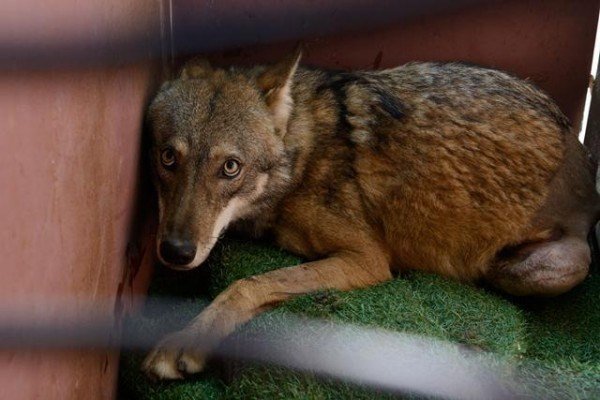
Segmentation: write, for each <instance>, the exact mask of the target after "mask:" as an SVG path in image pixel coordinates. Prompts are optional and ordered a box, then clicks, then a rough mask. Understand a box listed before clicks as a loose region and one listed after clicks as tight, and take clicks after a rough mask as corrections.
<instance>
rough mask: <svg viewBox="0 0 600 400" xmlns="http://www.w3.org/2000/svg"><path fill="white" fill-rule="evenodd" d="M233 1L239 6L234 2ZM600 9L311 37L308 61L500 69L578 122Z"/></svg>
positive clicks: (536, 0)
mask: <svg viewBox="0 0 600 400" xmlns="http://www.w3.org/2000/svg"><path fill="white" fill-rule="evenodd" d="M298 2H303V1H300V0H298ZM177 3H182V5H180V6H179V7H178V9H180V10H185V11H186V12H187V13H188V15H187V16H186V18H187V19H191V18H192V17H191V16H190V15H189V14H190V13H193V12H194V11H195V12H200V11H201V9H202V8H201V7H194V6H193V5H192V4H191V2H190V1H189V0H179V1H177ZM228 3H231V4H230V6H234V3H236V2H235V1H230V2H228ZM318 4H319V3H314V6H315V7H318ZM184 5H186V6H185V7H184ZM598 6H599V5H598V2H597V1H594V0H580V1H572V0H544V1H540V0H510V1H502V2H492V3H490V2H484V4H481V5H473V6H469V7H465V8H462V9H458V10H453V11H451V12H445V13H439V14H435V15H422V16H419V17H416V18H413V19H410V20H402V21H400V22H398V23H396V24H392V25H389V26H385V27H380V28H374V29H371V30H369V31H362V32H353V33H345V34H340V35H334V36H328V37H318V38H313V39H307V40H305V44H306V46H305V47H306V53H305V58H304V62H306V63H311V64H315V65H322V66H328V67H334V68H344V69H347V68H388V67H393V66H396V65H400V64H403V63H406V62H409V61H417V60H418V61H457V60H460V61H468V62H473V63H477V64H482V65H486V66H491V67H496V68H499V69H503V70H506V71H509V72H512V73H514V74H516V75H518V76H520V77H523V78H530V79H531V80H532V81H534V82H535V83H536V84H538V85H539V86H540V87H542V88H543V89H545V90H546V91H547V92H548V93H549V94H550V95H551V96H552V97H553V98H555V99H556V101H557V102H558V104H559V106H560V107H561V108H562V110H563V111H564V112H565V113H566V114H567V116H568V117H569V118H571V120H572V121H573V122H574V125H578V124H579V123H580V119H581V113H582V110H583V104H584V101H585V90H586V88H587V85H588V77H589V72H590V66H591V59H592V51H593V47H594V37H595V32H596V23H597V20H598ZM176 17H179V18H183V16H181V15H180V16H178V15H177V14H176ZM249 18H250V17H249ZM177 21H178V19H177V18H176V19H175V25H177ZM294 43H295V41H293V42H286V43H280V44H273V45H260V46H255V47H252V48H244V49H241V50H228V51H224V52H219V53H215V54H213V55H211V56H210V58H211V59H213V60H215V61H216V62H219V63H223V64H229V63H242V64H250V63H255V62H271V61H274V60H276V59H278V58H279V57H281V56H282V55H283V54H284V53H285V52H287V51H291V49H292V48H293V47H294Z"/></svg>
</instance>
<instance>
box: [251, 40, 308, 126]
mask: <svg viewBox="0 0 600 400" xmlns="http://www.w3.org/2000/svg"><path fill="white" fill-rule="evenodd" d="M301 57H302V49H301V47H300V46H298V47H297V48H296V50H295V51H294V53H292V54H290V55H289V56H287V57H286V58H284V59H283V60H282V61H280V62H279V63H277V64H275V65H273V66H271V67H268V68H267V70H266V71H264V72H263V73H262V74H261V75H260V76H259V77H258V79H257V83H258V87H259V88H260V89H261V90H262V91H263V93H264V94H265V100H266V102H267V106H268V107H269V109H270V110H271V112H272V114H273V119H274V120H275V128H276V129H277V130H278V131H279V132H280V133H281V134H282V135H284V134H285V129H286V126H287V122H288V119H289V117H290V114H291V112H292V107H293V106H294V100H293V99H292V85H293V83H294V74H295V73H296V69H297V68H298V63H299V62H300V58H301Z"/></svg>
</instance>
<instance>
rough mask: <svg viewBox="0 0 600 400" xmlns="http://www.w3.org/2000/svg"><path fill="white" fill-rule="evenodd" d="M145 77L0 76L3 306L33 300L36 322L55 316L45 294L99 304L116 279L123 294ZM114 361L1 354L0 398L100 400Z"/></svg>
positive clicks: (137, 69) (144, 69) (125, 71)
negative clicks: (98, 399) (0, 112)
mask: <svg viewBox="0 0 600 400" xmlns="http://www.w3.org/2000/svg"><path fill="white" fill-rule="evenodd" d="M156 72H157V70H156V68H153V67H152V65H151V64H148V65H137V66H129V67H123V68H115V69H112V70H108V69H105V70H90V71H53V72H52V71H50V72H36V73H28V72H14V73H5V74H3V75H2V76H0V88H1V90H0V108H1V109H2V110H3V116H4V117H3V118H2V119H0V132H2V136H1V145H2V149H3V152H4V155H3V157H1V158H0V187H1V188H2V196H0V218H1V220H2V230H1V231H0V253H1V254H2V261H3V262H2V265H1V266H0V273H1V274H2V279H1V280H0V301H1V302H2V304H3V307H11V306H14V307H20V306H22V301H27V299H32V300H34V301H37V302H36V304H37V305H36V307H35V308H32V309H31V313H30V314H29V315H27V317H28V318H31V319H32V320H33V321H35V319H36V317H41V316H44V317H46V316H48V315H52V313H56V314H57V315H58V316H60V315H61V313H60V310H53V309H51V302H45V301H44V299H60V298H62V297H63V296H66V297H67V298H72V299H73V300H76V301H77V300H78V301H81V303H82V304H81V305H88V302H91V301H94V300H100V301H102V302H106V301H107V300H109V299H115V298H116V295H117V292H118V290H119V286H120V283H121V280H126V281H125V282H124V285H125V286H126V288H125V289H126V290H127V291H128V292H130V291H131V287H132V285H133V276H132V273H133V272H128V271H129V266H128V262H127V261H128V259H127V254H126V250H127V244H128V243H129V242H130V241H131V240H137V239H138V238H132V237H130V229H131V228H130V227H131V223H132V220H133V219H134V215H135V214H134V213H135V210H136V200H137V199H136V197H137V188H138V184H137V182H138V165H139V157H140V152H139V150H140V133H141V122H142V111H143V107H144V104H145V102H146V98H147V94H148V88H149V85H150V83H151V82H153V80H154V76H156ZM146 240H147V243H152V241H151V240H149V239H148V238H146ZM137 246H140V245H137ZM144 246H145V245H142V246H141V248H142V249H143V250H144V249H145V250H146V251H147V252H148V253H150V254H152V250H151V249H150V248H149V247H148V246H146V247H144ZM150 247H151V246H150ZM142 258H143V254H142V256H141V257H140V256H138V257H137V259H136V258H133V260H137V261H134V262H137V263H141V259H142ZM130 259H131V257H130ZM146 263H148V261H147V260H146ZM142 289H143V287H142ZM138 290H139V289H138ZM121 291H124V290H123V289H122V290H121ZM126 294H127V293H126ZM109 305H110V306H111V307H112V304H110V303H109ZM109 311H110V312H112V311H113V310H112V309H111V310H109ZM115 361H116V358H115V355H114V354H108V353H103V352H98V353H91V352H89V353H88V352H76V351H72V352H65V353H58V352H55V353H46V352H44V353H39V352H38V353H27V354H24V353H15V354H6V353H5V354H2V355H1V356H0V398H3V399H30V398H44V399H82V398H86V399H91V398H111V397H112V395H113V391H114V379H115V369H116V362H115Z"/></svg>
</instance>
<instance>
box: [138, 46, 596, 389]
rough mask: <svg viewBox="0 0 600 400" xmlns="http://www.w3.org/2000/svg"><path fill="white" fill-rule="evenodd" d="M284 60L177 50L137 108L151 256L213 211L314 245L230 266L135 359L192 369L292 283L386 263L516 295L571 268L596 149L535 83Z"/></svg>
mask: <svg viewBox="0 0 600 400" xmlns="http://www.w3.org/2000/svg"><path fill="white" fill-rule="evenodd" d="M299 59H300V54H299V52H296V53H295V54H294V55H293V56H291V57H288V58H286V59H285V60H283V61H282V62H280V63H278V64H276V65H274V66H269V67H264V66H259V67H255V68H230V69H213V68H212V67H210V66H209V65H208V64H207V63H206V62H200V61H198V62H191V63H189V64H188V65H186V66H185V67H184V69H183V71H182V73H181V76H180V77H179V78H178V79H176V80H173V81H170V82H167V83H165V84H164V85H163V87H162V88H161V90H160V91H159V93H158V94H157V96H156V98H155V99H154V101H153V103H152V105H151V107H150V110H149V120H150V123H151V125H152V129H153V141H154V143H153V150H152V151H153V157H154V168H155V175H156V186H157V190H158V194H159V208H160V223H159V229H158V235H157V243H158V249H159V250H158V253H159V257H160V259H161V260H162V261H163V262H164V263H165V264H168V265H170V266H172V267H173V268H176V269H181V270H184V269H190V268H195V267H197V266H198V265H200V264H201V263H202V262H203V261H204V260H205V259H206V257H207V255H208V254H209V252H210V251H211V249H212V247H213V246H214V245H215V242H216V241H217V240H218V238H219V236H220V235H221V234H222V232H223V231H224V230H225V229H227V228H228V227H234V228H238V229H243V230H245V231H247V232H249V233H252V234H259V235H260V234H261V233H263V232H266V231H269V232H271V233H273V235H274V237H275V238H276V240H277V243H278V244H279V245H280V246H282V247H283V248H285V249H288V250H289V251H291V252H294V253H297V254H300V255H302V256H303V257H305V258H307V259H309V260H312V261H310V262H307V263H305V264H302V265H299V266H295V267H289V268H283V269H279V270H275V271H272V272H269V273H266V274H264V275H259V276H254V277H251V278H248V279H243V280H240V281H237V282H235V283H234V284H233V285H231V287H229V288H228V289H227V290H225V291H224V292H223V293H221V294H220V295H219V296H218V297H217V298H216V299H215V300H214V302H213V303H212V304H211V305H210V306H209V307H207V308H206V309H205V310H204V311H203V312H202V313H201V314H200V315H199V316H198V317H196V318H195V319H194V320H193V321H192V322H191V323H190V324H189V326H188V327H187V328H185V329H184V330H182V331H180V332H176V333H174V334H172V335H170V336H168V337H167V338H166V339H164V340H163V341H162V342H161V343H160V344H159V345H158V346H157V347H156V349H155V350H154V351H153V352H152V353H151V354H150V355H149V356H148V357H147V358H146V360H145V362H144V366H143V368H144V369H145V370H146V371H147V373H148V374H149V375H151V376H154V377H157V378H160V379H176V378H182V377H183V376H184V375H185V374H190V373H196V372H198V371H200V370H201V369H202V368H203V366H204V363H205V357H206V354H207V353H208V352H210V350H211V348H213V346H216V345H217V344H218V342H219V341H220V340H221V339H223V338H224V337H225V336H227V335H228V334H230V333H231V332H232V331H233V330H234V329H235V328H236V326H238V325H240V324H242V323H244V322H246V321H248V320H249V319H251V318H252V317H253V316H255V315H256V314H257V313H259V312H262V311H264V310H265V309H268V308H269V307H272V306H274V305H276V304H277V303H279V302H282V301H285V300H286V299H289V298H290V297H292V296H296V295H298V294H302V293H307V292H312V291H317V290H321V289H339V290H350V289H354V288H360V287H365V286H369V285H375V284H377V283H380V282H383V281H386V280H389V279H391V278H392V272H393V271H398V270H404V269H419V270H425V271H431V272H435V273H438V274H442V275H445V276H448V277H452V278H456V279H460V280H463V281H468V282H475V281H481V280H485V281H488V282H490V283H491V284H492V285H495V286H496V287H498V288H500V289H502V290H504V291H506V292H508V293H510V294H513V295H519V296H520V295H542V296H545V295H557V294H560V293H563V292H565V291H568V290H569V289H571V288H572V287H574V286H575V285H577V284H578V283H580V282H581V281H582V280H583V279H584V278H585V276H586V275H587V272H588V265H589V263H590V249H589V247H588V245H587V242H586V235H587V234H588V231H589V230H590V229H591V228H592V226H593V224H594V223H595V222H596V220H597V218H598V216H599V211H600V202H599V199H598V194H597V193H596V190H595V187H594V176H595V165H593V163H592V162H591V161H590V157H589V155H588V154H587V152H586V151H585V150H584V148H583V147H582V146H581V145H580V143H579V142H578V141H577V138H576V136H575V135H574V134H573V132H572V131H571V128H570V126H569V122H568V120H567V119H566V117H565V116H564V115H563V114H562V113H561V111H560V110H559V109H558V107H557V106H556V105H555V103H554V102H553V101H552V100H551V99H550V98H549V97H548V96H546V95H545V94H544V93H542V92H541V91H540V90H538V89H536V88H535V87H534V86H533V85H531V84H530V83H527V82H525V81H522V80H519V79H516V78H514V77H512V76H510V75H508V74H506V73H503V72H500V71H496V70H492V69H487V68H481V67H476V66H470V65H466V64H462V63H450V64H442V63H411V64H407V65H404V66H401V67H398V68H393V69H389V70H385V71H363V72H334V71H328V70H321V69H310V68H303V67H299V66H298V62H299ZM197 341H200V342H202V343H203V347H202V349H201V350H200V349H198V348H197V347H194V346H193V345H194V342H197Z"/></svg>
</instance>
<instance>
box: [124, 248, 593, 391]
mask: <svg viewBox="0 0 600 400" xmlns="http://www.w3.org/2000/svg"><path fill="white" fill-rule="evenodd" d="M299 262H300V260H299V259H297V258H295V257H293V256H290V255H289V254H287V253H285V252H283V251H281V250H279V249H276V248H274V247H272V246H269V245H268V244H264V243H257V242H248V241H243V240H237V239H235V240H234V239H226V240H224V241H223V243H221V244H220V245H218V247H217V248H216V249H215V250H214V251H213V255H212V256H211V258H210V260H209V262H208V265H207V266H203V267H201V268H199V269H197V270H194V271H190V272H174V271H169V270H167V269H165V268H159V270H158V271H157V274H156V276H155V278H154V280H153V283H152V285H151V289H150V294H151V295H153V296H178V297H179V300H178V302H177V303H176V304H173V305H171V306H169V307H167V308H166V309H165V310H163V312H161V313H160V315H148V316H146V317H145V318H144V321H143V323H142V324H138V326H136V327H135V329H140V330H142V331H153V332H165V333H166V332H169V331H171V330H174V329H176V328H178V327H181V324H182V322H181V321H182V320H184V321H185V320H189V319H191V318H192V317H193V316H195V315H196V314H197V313H198V312H200V310H201V309H202V308H203V307H204V306H205V305H206V304H207V302H208V301H209V300H210V298H212V297H214V296H215V295H216V294H217V293H219V292H220V291H222V290H223V289H224V288H226V287H227V286H228V285H229V284H230V283H232V282H233V281H235V280H236V279H240V278H243V277H247V276H251V275H255V274H257V273H261V272H265V271H268V270H271V269H274V268H278V267H283V266H289V265H294V264H298V263H299ZM150 301H151V300H150ZM289 312H292V313H295V314H301V315H306V316H310V317H318V318H329V319H333V320H336V321H341V322H349V323H355V324H359V325H364V326H376V327H381V328H385V329H390V330H395V331H400V332H407V333H414V334H419V335H425V336H429V337H435V338H439V339H444V340H448V341H451V342H455V343H461V344H464V345H465V346H468V347H471V348H473V349H476V350H482V351H485V352H492V353H493V354H496V355H498V356H500V357H501V358H502V359H506V360H514V361H516V362H517V364H518V365H519V364H521V365H524V364H527V365H534V366H535V367H536V369H537V370H542V371H544V372H545V374H543V376H540V377H536V376H532V377H529V378H531V379H533V380H534V381H535V382H536V387H535V390H536V396H535V397H538V398H549V397H550V396H551V395H558V396H560V397H566V398H574V399H578V398H580V399H594V398H600V340H598V336H599V335H600V277H599V276H598V273H597V271H593V273H592V274H590V276H589V277H588V278H587V279H586V281H585V282H584V283H583V284H582V285H581V286H579V287H578V288H576V289H574V290H573V291H571V292H570V293H568V294H566V295H563V296H560V297H557V298H552V299H515V298H508V297H506V296H503V295H501V294H498V293H496V292H494V291H491V290H487V289H485V288H479V287H472V286H467V285H463V284H459V283H457V282H453V281H449V280H446V279H444V278H441V277H437V276H434V275H430V274H424V273H417V272H414V273H410V274H408V275H406V276H402V277H399V278H396V279H394V280H393V281H391V282H387V283H384V284H381V285H378V286H375V287H371V288H367V289H362V290H356V291H352V292H335V291H330V292H323V293H315V294H311V295H306V296H302V297H299V298H297V299H295V300H293V301H290V302H288V303H286V304H284V305H283V306H281V307H279V308H277V309H275V310H273V311H270V312H267V313H265V314H263V315H262V316H260V317H258V318H256V319H254V320H253V321H252V322H250V323H249V324H250V328H251V329H250V330H252V328H253V327H257V328H260V327H268V326H269V324H271V323H273V322H274V321H276V320H278V319H279V318H282V317H283V316H284V315H285V313H289ZM142 358H143V355H142V354H137V353H125V354H123V355H122V357H121V367H120V377H119V398H121V399H131V400H135V399H140V400H141V399H148V400H171V399H340V398H353V399H363V398H364V399H367V398H369V399H371V398H386V396H385V395H383V394H380V393H375V392H373V391H369V390H366V389H361V388H358V387H355V386H352V385H349V384H342V383H336V382H333V381H330V380H328V379H320V378H316V377H315V376H312V375H310V374H299V373H294V372H291V371H288V370H285V369H282V368H275V367H264V366H257V365H245V366H243V367H241V368H237V369H238V371H236V372H235V373H234V374H228V375H230V376H229V377H228V378H227V379H226V380H227V383H224V380H223V373H222V372H220V371H221V368H217V367H215V366H211V365H209V367H208V368H207V370H206V372H203V373H202V374H199V375H198V376H197V377H194V378H192V379H190V380H186V381H183V382H168V383H153V382H150V381H148V380H147V379H146V378H145V377H144V376H143V375H142V374H141V373H140V372H139V365H140V363H141V360H142ZM528 371H529V369H526V368H525V369H523V370H522V371H517V374H519V373H521V374H529V373H530V372H528ZM231 375H233V376H231Z"/></svg>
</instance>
